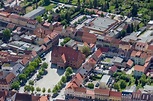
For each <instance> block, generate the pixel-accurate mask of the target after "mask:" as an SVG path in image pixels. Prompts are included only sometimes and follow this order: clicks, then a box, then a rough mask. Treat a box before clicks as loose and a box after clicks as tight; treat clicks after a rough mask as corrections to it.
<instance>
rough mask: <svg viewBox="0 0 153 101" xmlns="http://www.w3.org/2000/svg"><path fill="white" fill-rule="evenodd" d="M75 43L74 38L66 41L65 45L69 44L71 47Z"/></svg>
mask: <svg viewBox="0 0 153 101" xmlns="http://www.w3.org/2000/svg"><path fill="white" fill-rule="evenodd" d="M75 44H76V42H75V41H74V40H72V39H71V40H70V41H68V42H67V43H66V44H65V45H66V46H69V47H73V46H74V45H75Z"/></svg>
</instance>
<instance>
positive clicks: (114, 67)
mask: <svg viewBox="0 0 153 101" xmlns="http://www.w3.org/2000/svg"><path fill="white" fill-rule="evenodd" d="M117 69H118V68H117V67H116V66H112V67H111V68H110V70H111V71H113V72H116V71H117Z"/></svg>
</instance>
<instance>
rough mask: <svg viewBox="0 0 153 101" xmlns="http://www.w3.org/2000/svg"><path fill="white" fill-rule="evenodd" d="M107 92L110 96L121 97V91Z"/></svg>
mask: <svg viewBox="0 0 153 101" xmlns="http://www.w3.org/2000/svg"><path fill="white" fill-rule="evenodd" d="M109 94H110V97H118V98H121V97H122V93H121V92H116V91H110V92H109Z"/></svg>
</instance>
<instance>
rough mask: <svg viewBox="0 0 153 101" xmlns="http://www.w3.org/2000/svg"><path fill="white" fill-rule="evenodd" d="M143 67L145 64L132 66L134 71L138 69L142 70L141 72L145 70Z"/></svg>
mask: <svg viewBox="0 0 153 101" xmlns="http://www.w3.org/2000/svg"><path fill="white" fill-rule="evenodd" d="M145 68H146V67H145V66H140V65H135V66H134V70H135V71H140V72H143V73H144V72H145Z"/></svg>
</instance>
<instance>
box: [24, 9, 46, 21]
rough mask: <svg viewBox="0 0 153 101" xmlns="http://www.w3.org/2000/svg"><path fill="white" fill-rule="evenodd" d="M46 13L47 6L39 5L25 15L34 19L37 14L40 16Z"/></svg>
mask: <svg viewBox="0 0 153 101" xmlns="http://www.w3.org/2000/svg"><path fill="white" fill-rule="evenodd" d="M44 13H45V8H44V7H38V8H37V9H34V10H33V11H31V12H29V13H27V14H25V15H24V17H27V18H31V19H34V18H36V17H37V16H40V15H42V14H44Z"/></svg>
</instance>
